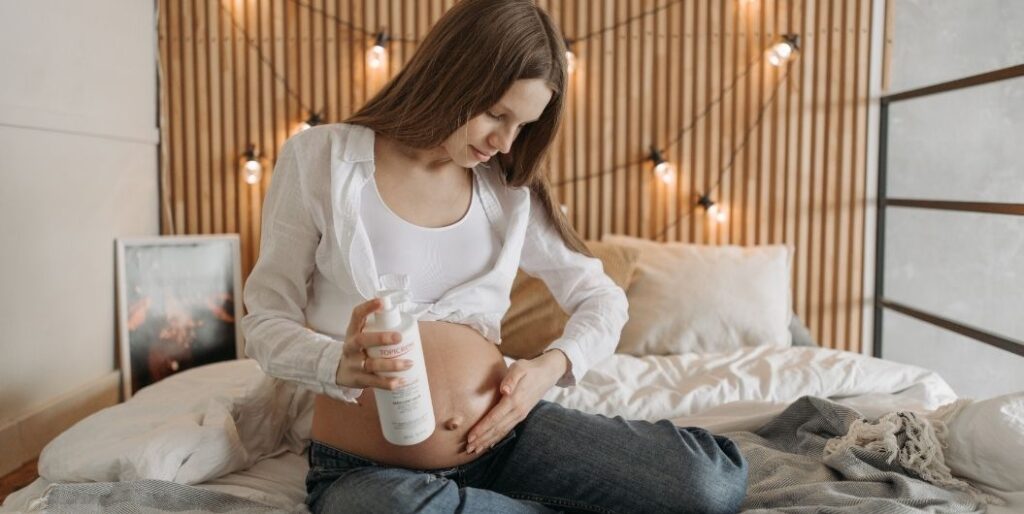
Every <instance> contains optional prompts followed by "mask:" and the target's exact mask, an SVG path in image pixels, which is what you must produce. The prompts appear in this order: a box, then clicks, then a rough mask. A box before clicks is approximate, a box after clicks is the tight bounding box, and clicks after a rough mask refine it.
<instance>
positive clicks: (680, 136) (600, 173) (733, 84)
mask: <svg viewBox="0 0 1024 514" xmlns="http://www.w3.org/2000/svg"><path fill="white" fill-rule="evenodd" d="M762 57H763V56H761V55H758V57H756V58H755V59H753V60H752V61H751V62H750V63H749V64H747V67H746V69H744V70H743V72H742V73H740V74H739V75H736V76H735V77H733V79H732V82H731V83H730V84H729V86H728V87H726V88H725V89H723V90H722V92H721V93H719V95H718V98H715V99H714V100H712V101H711V103H709V104H708V105H707V106H705V107H704V110H702V111H701V112H699V113H697V114H696V115H694V116H693V118H691V120H690V122H689V123H688V124H687V125H686V126H685V127H683V128H682V129H681V130H680V131H679V134H678V135H677V136H676V137H675V138H674V139H672V140H671V141H669V143H668V144H667V145H665V149H668V148H671V147H673V146H675V145H677V144H679V142H680V141H682V140H683V137H684V136H685V135H686V134H687V133H688V132H689V131H690V130H693V127H695V126H696V125H697V122H698V121H700V120H702V119H703V118H704V117H705V116H707V114H708V113H709V112H711V109H712V108H714V107H715V105H717V104H718V103H719V102H721V101H722V99H723V98H725V95H726V94H727V93H729V92H730V91H732V89H733V88H734V87H736V84H737V83H739V81H740V79H742V78H743V77H745V76H747V74H749V73H750V70H752V69H754V65H755V64H757V63H759V62H761V59H762ZM648 160H650V159H649V158H648V157H644V158H643V159H641V160H638V161H630V162H626V163H622V164H619V165H616V166H613V167H612V168H611V169H608V170H604V171H598V172H596V173H590V174H586V175H580V176H578V177H572V178H568V179H565V180H562V181H560V182H557V183H555V184H553V186H554V187H559V186H563V185H565V184H571V183H574V182H581V181H584V180H590V179H592V178H595V177H601V176H604V175H607V174H609V173H615V172H616V171H619V170H621V169H623V168H627V167H629V166H635V165H637V164H643V163H644V162H646V161H648Z"/></svg>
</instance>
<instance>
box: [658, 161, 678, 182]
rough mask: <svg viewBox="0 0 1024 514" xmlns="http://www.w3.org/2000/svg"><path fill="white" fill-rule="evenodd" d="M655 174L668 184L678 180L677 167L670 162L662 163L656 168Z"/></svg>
mask: <svg viewBox="0 0 1024 514" xmlns="http://www.w3.org/2000/svg"><path fill="white" fill-rule="evenodd" d="M654 174H655V175H657V176H658V178H660V179H661V181H662V182H664V183H666V184H671V183H673V182H675V180H676V167H675V166H673V165H672V163H670V162H661V163H658V164H657V165H656V166H654Z"/></svg>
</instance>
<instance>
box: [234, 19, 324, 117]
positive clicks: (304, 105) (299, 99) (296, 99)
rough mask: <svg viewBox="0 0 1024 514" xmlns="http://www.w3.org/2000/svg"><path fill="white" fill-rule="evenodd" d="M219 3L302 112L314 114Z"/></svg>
mask: <svg viewBox="0 0 1024 514" xmlns="http://www.w3.org/2000/svg"><path fill="white" fill-rule="evenodd" d="M217 3H218V4H219V5H220V8H221V10H222V11H224V13H225V14H227V16H228V18H229V19H230V20H231V24H232V25H234V27H235V28H236V29H238V30H239V31H240V32H241V33H242V36H244V37H245V42H246V44H248V45H249V47H250V48H252V49H253V50H255V51H256V55H257V56H258V57H259V59H260V62H262V63H263V64H264V65H266V66H267V68H269V69H270V72H271V73H273V74H274V78H276V79H277V80H278V82H280V83H281V85H283V86H284V88H285V90H286V91H287V92H288V94H289V95H290V96H291V97H292V98H294V99H295V101H296V102H298V103H299V107H301V108H302V110H303V111H305V112H307V113H309V112H313V111H312V110H311V109H310V108H309V107H307V106H306V104H305V103H303V101H302V98H301V97H300V96H299V95H298V93H296V92H295V91H293V90H292V88H291V86H289V85H288V79H286V78H284V77H282V76H281V74H280V73H278V72H277V70H275V69H274V64H273V63H272V62H270V61H269V60H267V58H266V56H264V55H263V52H261V51H260V48H259V47H258V46H256V45H255V44H254V43H253V42H251V41H249V33H248V32H246V31H245V28H243V27H242V26H241V25H239V24H238V22H237V21H235V15H234V14H233V13H232V12H231V11H228V10H227V8H226V7H224V3H223V2H221V1H220V0H218V1H217Z"/></svg>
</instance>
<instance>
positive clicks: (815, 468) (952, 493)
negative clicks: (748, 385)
mask: <svg viewBox="0 0 1024 514" xmlns="http://www.w3.org/2000/svg"><path fill="white" fill-rule="evenodd" d="M860 419H862V416H861V415H860V413H858V412H857V411H856V410H854V409H851V408H849V407H845V406H843V405H840V404H838V403H835V402H832V401H829V400H826V399H822V398H816V397H811V396H805V397H803V398H800V399H799V400H797V401H796V402H794V403H793V404H791V405H790V406H789V407H787V408H786V410H785V411H783V412H782V413H781V414H779V415H778V416H777V417H776V418H775V419H773V420H772V421H770V422H768V423H767V424H765V425H764V426H763V427H761V428H760V429H758V430H757V431H755V432H728V433H725V434H723V435H726V436H728V437H729V438H731V439H732V440H733V441H734V442H736V444H737V445H739V447H740V450H741V452H742V453H743V455H744V457H746V459H747V462H748V464H749V469H750V476H749V480H748V485H747V499H746V500H745V501H744V503H743V507H742V508H743V511H744V512H799V513H803V512H826V513H827V512H840V513H871V514H878V513H883V514H884V513H905V512H921V511H922V510H923V511H926V512H933V513H945V512H985V503H984V502H982V501H980V500H978V499H976V498H975V496H973V495H971V494H970V493H968V492H964V491H958V490H952V489H946V488H942V487H939V486H937V485H933V484H931V483H928V482H926V481H924V480H921V479H919V478H918V477H917V476H916V475H915V474H914V473H913V472H912V471H910V470H908V469H906V468H904V467H903V466H902V465H901V464H900V461H899V459H891V458H890V457H891V456H892V453H891V452H884V451H878V450H869V449H865V448H862V447H856V446H854V447H849V448H845V449H843V450H841V451H838V452H836V453H833V454H832V455H829V456H827V457H824V458H823V455H824V450H825V444H826V442H827V441H828V440H829V439H832V438H834V437H839V436H844V435H846V434H847V432H848V431H849V430H850V427H851V425H853V423H854V422H855V421H857V420H860ZM896 437H897V443H898V445H899V446H900V447H903V446H904V445H905V444H906V443H907V436H906V434H905V433H897V434H896ZM889 461H892V462H891V463H890V462H889Z"/></svg>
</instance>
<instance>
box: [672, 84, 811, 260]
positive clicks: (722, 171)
mask: <svg viewBox="0 0 1024 514" xmlns="http://www.w3.org/2000/svg"><path fill="white" fill-rule="evenodd" d="M790 71H792V68H791V67H787V68H786V72H785V73H784V74H783V75H782V76H781V77H779V80H778V83H776V84H775V88H774V90H772V94H771V96H770V97H769V98H768V101H767V102H765V103H764V105H762V106H761V109H760V111H758V113H757V119H755V120H754V122H753V123H751V125H750V128H748V129H747V132H746V134H744V135H743V140H742V141H741V142H740V144H739V146H737V147H736V148H735V149H734V150H733V152H732V154H731V155H730V156H729V162H728V163H726V165H725V166H723V167H722V168H721V169H719V170H718V177H717V178H716V180H715V185H713V186H711V187H710V188H708V189H707V190H706V191H704V192H703V193H702V194H703V195H704V196H710V194H711V192H712V191H714V190H715V189H717V188H718V186H719V185H721V184H722V177H723V176H724V175H725V172H727V171H729V170H730V169H732V166H733V164H735V163H736V156H737V155H739V153H740V152H742V151H743V149H744V148H745V147H746V146H747V143H748V142H749V141H750V135H751V134H753V133H754V129H756V128H757V127H759V126H760V125H761V120H762V119H764V113H765V112H767V111H768V107H769V106H771V105H772V104H773V103H775V99H776V97H777V96H778V93H779V90H780V89H782V84H784V83H785V82H786V79H787V78H788V77H789V72H790ZM696 207H697V205H692V206H691V207H690V209H689V210H687V211H686V212H685V213H683V214H681V215H679V216H678V217H676V219H675V220H673V221H672V223H670V224H668V225H666V226H665V228H663V229H661V231H660V232H658V234H657V235H655V236H654V239H656V240H657V239H661V238H662V237H664V236H665V235H666V234H668V231H669V230H672V229H673V228H675V226H676V225H678V224H679V222H680V221H682V220H684V219H686V217H687V216H689V215H690V214H692V213H693V211H694V210H695V209H696Z"/></svg>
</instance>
